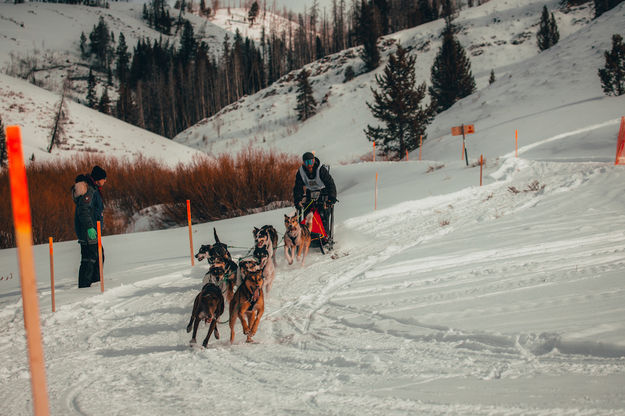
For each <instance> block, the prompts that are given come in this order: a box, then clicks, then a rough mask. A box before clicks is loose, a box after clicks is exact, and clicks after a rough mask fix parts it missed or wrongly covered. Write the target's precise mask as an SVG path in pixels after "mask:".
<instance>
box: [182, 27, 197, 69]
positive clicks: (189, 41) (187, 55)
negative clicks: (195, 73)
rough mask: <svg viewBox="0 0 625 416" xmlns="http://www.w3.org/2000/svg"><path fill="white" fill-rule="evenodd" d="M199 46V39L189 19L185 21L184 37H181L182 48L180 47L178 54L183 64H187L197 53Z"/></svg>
mask: <svg viewBox="0 0 625 416" xmlns="http://www.w3.org/2000/svg"><path fill="white" fill-rule="evenodd" d="M196 48H197V41H196V40H195V35H194V33H193V25H192V24H191V22H189V21H188V20H185V21H184V26H183V29H182V37H181V38H180V49H178V56H179V57H180V60H181V61H182V62H183V64H187V63H188V62H189V60H190V59H191V57H192V56H193V55H194V54H195V49H196Z"/></svg>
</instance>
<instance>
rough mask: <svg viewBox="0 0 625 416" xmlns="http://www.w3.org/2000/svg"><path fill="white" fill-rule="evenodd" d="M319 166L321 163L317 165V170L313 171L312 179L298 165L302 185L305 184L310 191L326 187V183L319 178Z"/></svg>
mask: <svg viewBox="0 0 625 416" xmlns="http://www.w3.org/2000/svg"><path fill="white" fill-rule="evenodd" d="M321 166H322V165H321V164H319V166H317V170H316V171H315V177H314V178H312V179H310V178H309V177H308V175H307V174H306V171H305V170H304V167H303V166H300V167H299V176H301V178H302V181H303V182H304V185H305V186H306V189H309V190H311V191H320V190H322V189H324V188H325V187H326V185H325V184H324V183H323V181H322V180H321V175H320V174H319V171H320V170H321Z"/></svg>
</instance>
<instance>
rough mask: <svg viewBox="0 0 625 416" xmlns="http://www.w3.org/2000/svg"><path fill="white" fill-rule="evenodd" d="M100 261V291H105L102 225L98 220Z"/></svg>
mask: <svg viewBox="0 0 625 416" xmlns="http://www.w3.org/2000/svg"><path fill="white" fill-rule="evenodd" d="M98 263H99V266H100V292H104V269H103V267H102V266H103V264H102V226H101V225H100V221H98Z"/></svg>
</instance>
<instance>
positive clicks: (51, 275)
mask: <svg viewBox="0 0 625 416" xmlns="http://www.w3.org/2000/svg"><path fill="white" fill-rule="evenodd" d="M48 241H49V243H50V289H52V312H56V304H55V300H54V248H53V246H52V237H50V238H49V239H48Z"/></svg>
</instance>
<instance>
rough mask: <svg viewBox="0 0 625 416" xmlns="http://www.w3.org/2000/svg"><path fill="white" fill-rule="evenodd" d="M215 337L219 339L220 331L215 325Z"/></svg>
mask: <svg viewBox="0 0 625 416" xmlns="http://www.w3.org/2000/svg"><path fill="white" fill-rule="evenodd" d="M215 338H217V339H219V331H218V330H217V327H215Z"/></svg>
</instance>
